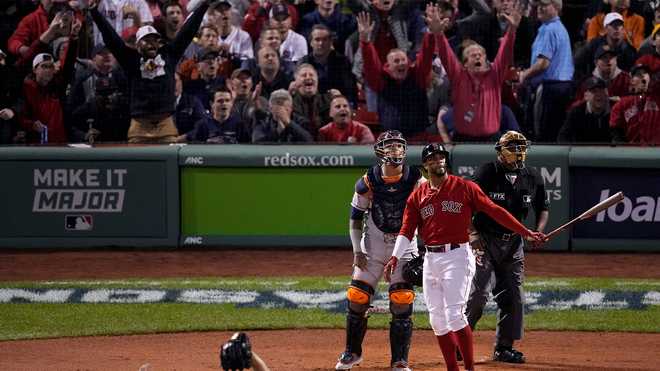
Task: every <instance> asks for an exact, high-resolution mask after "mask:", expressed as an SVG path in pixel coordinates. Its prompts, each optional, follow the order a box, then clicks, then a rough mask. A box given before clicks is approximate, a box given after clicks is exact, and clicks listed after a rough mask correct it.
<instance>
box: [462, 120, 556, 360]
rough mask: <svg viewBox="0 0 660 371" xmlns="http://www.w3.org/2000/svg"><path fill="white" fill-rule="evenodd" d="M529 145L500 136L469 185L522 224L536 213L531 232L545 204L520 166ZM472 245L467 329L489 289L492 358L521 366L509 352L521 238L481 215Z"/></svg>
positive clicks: (518, 308)
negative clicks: (493, 316) (493, 317)
mask: <svg viewBox="0 0 660 371" xmlns="http://www.w3.org/2000/svg"><path fill="white" fill-rule="evenodd" d="M528 147H529V141H528V140H527V138H525V136H524V135H522V134H520V133H518V132H516V131H507V132H506V133H504V134H503V135H502V136H501V137H500V139H499V140H498V141H497V144H496V145H495V150H496V151H497V160H496V161H493V162H489V163H487V164H484V165H482V166H480V167H479V168H478V169H477V171H476V173H475V176H474V181H475V183H477V184H478V185H479V187H481V189H482V190H483V191H484V193H485V194H487V195H488V197H489V198H490V199H491V200H493V202H495V203H496V204H498V205H500V206H502V207H503V208H505V209H506V210H507V211H509V212H510V213H511V214H512V215H514V216H515V217H516V218H517V219H518V220H520V221H523V220H524V219H525V218H526V217H527V214H528V213H529V211H530V209H533V210H534V211H535V214H536V225H535V229H536V230H537V231H543V229H545V225H546V224H547V222H548V214H549V212H548V207H549V204H550V202H549V200H548V197H547V196H546V193H545V185H544V183H543V178H542V177H541V175H540V174H539V173H538V171H536V169H534V168H529V167H526V166H525V159H526V157H527V148H528ZM473 224H474V229H475V231H473V232H472V233H470V242H471V244H472V246H475V247H477V248H478V250H480V251H479V253H480V254H482V255H481V256H478V257H477V272H476V275H475V276H474V279H473V280H472V290H471V293H470V297H469V299H468V302H467V309H466V314H467V317H468V322H469V323H470V327H471V328H472V329H474V328H475V326H476V324H477V322H478V321H479V319H480V318H481V315H482V313H483V309H484V306H485V305H486V301H487V300H488V295H489V293H490V292H491V291H492V293H493V296H494V298H495V302H496V303H497V307H498V311H497V332H496V334H495V336H496V341H495V350H494V352H493V359H494V360H496V361H500V362H509V363H524V362H525V357H524V356H523V354H522V353H521V352H519V351H518V350H516V349H514V348H513V342H514V341H515V340H519V339H521V338H522V335H523V314H524V310H523V299H524V294H523V288H522V284H523V268H524V258H525V253H524V250H523V248H524V246H525V242H524V240H523V238H522V237H521V236H520V235H518V234H514V233H511V231H510V230H507V229H505V228H503V227H502V226H500V225H499V224H497V223H496V222H495V221H493V220H492V219H491V218H490V217H488V216H487V215H485V214H483V213H478V214H476V215H475V216H474V219H473Z"/></svg>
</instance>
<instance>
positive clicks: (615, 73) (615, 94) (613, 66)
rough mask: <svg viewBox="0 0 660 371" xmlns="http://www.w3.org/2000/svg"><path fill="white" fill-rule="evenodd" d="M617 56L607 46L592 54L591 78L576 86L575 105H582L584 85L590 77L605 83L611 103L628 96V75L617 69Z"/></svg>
mask: <svg viewBox="0 0 660 371" xmlns="http://www.w3.org/2000/svg"><path fill="white" fill-rule="evenodd" d="M617 57H618V54H617V52H616V50H613V49H611V48H610V46H609V45H607V44H605V45H601V46H600V47H599V48H598V50H596V53H595V54H594V63H595V64H596V67H594V69H593V71H592V73H591V76H589V77H587V78H585V79H584V80H583V81H582V83H580V84H579V85H578V88H577V92H576V93H575V101H574V102H575V103H574V105H576V104H580V103H582V99H583V98H584V92H585V91H586V90H587V89H586V84H587V83H588V82H589V81H590V79H591V77H598V78H600V79H602V80H604V81H605V83H606V84H607V94H608V96H609V97H610V100H612V101H618V100H619V98H620V97H622V96H624V95H628V92H629V85H630V74H629V73H628V72H626V71H623V70H621V69H620V68H619V66H618V64H617V59H618V58H617Z"/></svg>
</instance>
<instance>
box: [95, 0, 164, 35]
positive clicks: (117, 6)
mask: <svg viewBox="0 0 660 371" xmlns="http://www.w3.org/2000/svg"><path fill="white" fill-rule="evenodd" d="M95 1H96V2H98V3H99V4H98V7H97V10H98V12H99V13H100V14H101V15H102V16H103V17H104V18H105V19H106V21H107V22H108V23H109V24H110V25H111V26H112V28H113V29H114V30H115V32H117V34H119V35H121V34H122V33H123V32H124V30H126V29H128V28H131V27H138V28H139V27H140V26H143V25H151V24H153V22H154V18H153V15H152V14H151V11H149V5H147V3H146V1H145V0H113V1H107V0H100V1H98V0H92V1H90V4H93V3H94V2H95ZM136 21H137V22H136ZM93 42H94V45H99V44H103V37H102V35H101V32H100V30H99V28H98V27H97V25H94V40H93Z"/></svg>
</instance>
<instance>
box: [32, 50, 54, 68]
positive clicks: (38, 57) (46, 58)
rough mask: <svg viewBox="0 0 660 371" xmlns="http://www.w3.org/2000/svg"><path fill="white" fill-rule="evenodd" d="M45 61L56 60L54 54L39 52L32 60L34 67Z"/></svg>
mask: <svg viewBox="0 0 660 371" xmlns="http://www.w3.org/2000/svg"><path fill="white" fill-rule="evenodd" d="M43 62H55V58H53V56H52V55H50V54H48V53H40V54H37V55H36V56H35V57H34V59H33V60H32V68H35V67H37V66H38V65H40V64H41V63H43Z"/></svg>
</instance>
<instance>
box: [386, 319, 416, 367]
mask: <svg viewBox="0 0 660 371" xmlns="http://www.w3.org/2000/svg"><path fill="white" fill-rule="evenodd" d="M412 329H413V322H412V320H411V319H410V318H406V319H393V320H392V322H390V348H391V351H392V364H394V363H396V362H399V361H404V362H406V364H407V363H408V352H409V351H410V340H411V338H412Z"/></svg>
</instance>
